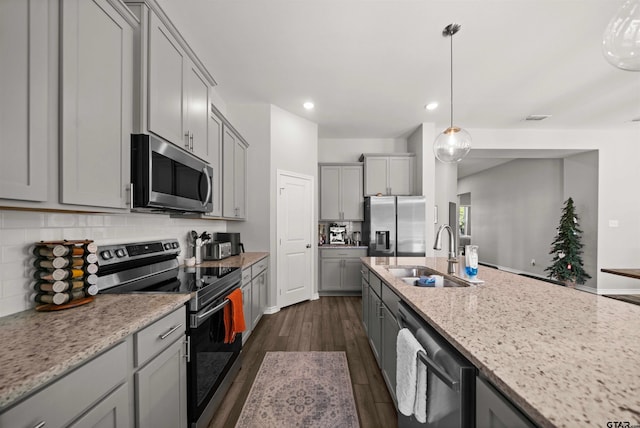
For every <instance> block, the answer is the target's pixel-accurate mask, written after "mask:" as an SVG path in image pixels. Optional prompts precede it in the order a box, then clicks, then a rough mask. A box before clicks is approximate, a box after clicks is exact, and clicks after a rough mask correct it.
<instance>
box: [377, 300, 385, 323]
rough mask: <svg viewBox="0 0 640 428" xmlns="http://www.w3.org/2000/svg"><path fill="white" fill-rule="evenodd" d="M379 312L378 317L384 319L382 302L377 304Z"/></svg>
mask: <svg viewBox="0 0 640 428" xmlns="http://www.w3.org/2000/svg"><path fill="white" fill-rule="evenodd" d="M378 308H379V310H380V312H379V313H378V318H380V319H381V320H383V319H384V306H382V303H380V305H379V306H378Z"/></svg>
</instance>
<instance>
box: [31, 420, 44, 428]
mask: <svg viewBox="0 0 640 428" xmlns="http://www.w3.org/2000/svg"><path fill="white" fill-rule="evenodd" d="M46 424H47V423H46V422H45V421H42V422H40V423H38V425H35V426H34V427H33V428H42V427H43V426H45V425H46Z"/></svg>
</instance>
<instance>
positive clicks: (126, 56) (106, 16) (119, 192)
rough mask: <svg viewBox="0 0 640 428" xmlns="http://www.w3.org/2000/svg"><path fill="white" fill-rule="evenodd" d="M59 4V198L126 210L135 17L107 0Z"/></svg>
mask: <svg viewBox="0 0 640 428" xmlns="http://www.w3.org/2000/svg"><path fill="white" fill-rule="evenodd" d="M60 8H61V11H60V17H61V23H60V28H61V41H60V43H61V46H60V55H61V56H60V65H61V67H60V70H61V75H60V81H61V88H60V97H61V102H60V106H61V114H60V117H61V123H60V136H61V139H60V147H61V164H60V172H61V174H60V177H61V183H60V184H61V186H60V187H61V188H60V190H61V195H60V202H62V203H64V204H77V205H88V206H97V207H110V208H127V202H128V196H127V195H128V185H129V182H130V179H129V176H130V172H129V168H128V165H129V158H130V139H131V136H130V135H131V132H132V129H133V110H132V109H133V87H132V84H133V34H134V28H135V27H136V26H137V22H136V19H135V17H134V16H133V15H132V14H131V12H130V11H129V10H128V9H127V8H126V7H125V6H124V5H122V4H120V3H115V2H111V1H108V0H92V1H85V0H62V1H61V2H60Z"/></svg>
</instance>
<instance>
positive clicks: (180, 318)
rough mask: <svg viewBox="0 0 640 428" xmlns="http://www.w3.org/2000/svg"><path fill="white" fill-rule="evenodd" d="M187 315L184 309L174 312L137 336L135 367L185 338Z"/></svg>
mask: <svg viewBox="0 0 640 428" xmlns="http://www.w3.org/2000/svg"><path fill="white" fill-rule="evenodd" d="M186 322H187V314H186V309H185V308H184V307H182V308H180V309H178V310H176V311H173V312H172V313H170V314H169V315H167V316H165V317H164V318H161V319H159V320H158V321H156V322H154V323H153V324H151V325H150V326H148V327H145V328H144V329H142V330H140V331H139V332H137V333H136V334H135V366H136V367H139V366H141V365H143V364H144V363H146V362H147V361H148V360H149V359H150V358H151V357H153V356H154V355H156V354H158V353H159V352H160V351H162V350H163V349H164V348H166V347H167V346H169V345H171V344H172V343H173V342H175V340H176V339H178V338H181V337H184V334H185V331H186Z"/></svg>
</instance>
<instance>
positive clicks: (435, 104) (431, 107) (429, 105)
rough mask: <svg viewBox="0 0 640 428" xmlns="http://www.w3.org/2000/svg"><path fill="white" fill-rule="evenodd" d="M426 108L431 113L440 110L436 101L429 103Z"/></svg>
mask: <svg viewBox="0 0 640 428" xmlns="http://www.w3.org/2000/svg"><path fill="white" fill-rule="evenodd" d="M424 108H425V110H429V111H432V110H435V109H437V108H438V103H437V102H435V101H434V102H432V103H429V104H427V105H426V106H424Z"/></svg>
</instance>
